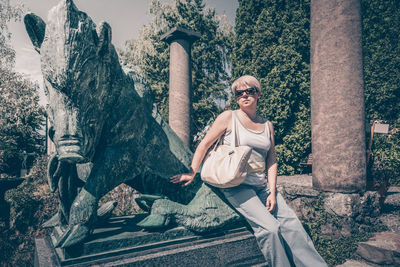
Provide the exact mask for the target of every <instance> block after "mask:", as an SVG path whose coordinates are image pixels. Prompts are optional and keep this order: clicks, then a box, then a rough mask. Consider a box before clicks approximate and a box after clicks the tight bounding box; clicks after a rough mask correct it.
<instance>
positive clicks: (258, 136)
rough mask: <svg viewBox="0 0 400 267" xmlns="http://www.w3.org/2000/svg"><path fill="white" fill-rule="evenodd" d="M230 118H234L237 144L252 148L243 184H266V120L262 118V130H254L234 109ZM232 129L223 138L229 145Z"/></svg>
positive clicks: (267, 148)
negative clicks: (243, 122) (249, 127)
mask: <svg viewBox="0 0 400 267" xmlns="http://www.w3.org/2000/svg"><path fill="white" fill-rule="evenodd" d="M232 120H236V123H235V125H236V140H237V144H238V145H242V146H249V147H251V148H253V151H252V152H251V155H250V159H249V169H248V174H247V177H246V179H245V180H244V182H243V184H248V185H266V184H267V180H266V179H265V161H266V158H267V154H268V151H269V149H270V147H271V138H270V131H269V127H268V121H267V120H266V119H263V120H264V121H265V122H264V130H262V131H254V130H251V129H247V128H246V127H245V126H244V125H243V124H242V122H241V121H240V120H239V119H238V117H237V114H236V110H234V111H233V112H232ZM231 133H232V131H229V132H227V133H225V135H224V138H223V144H224V145H230V143H231V137H230V135H231Z"/></svg>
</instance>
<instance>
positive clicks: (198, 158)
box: [171, 110, 232, 186]
mask: <svg viewBox="0 0 400 267" xmlns="http://www.w3.org/2000/svg"><path fill="white" fill-rule="evenodd" d="M231 120H232V111H230V110H227V111H224V112H223V113H221V114H220V115H219V116H218V117H217V118H216V119H215V121H214V123H213V125H212V126H211V128H210V130H209V131H208V132H207V134H206V136H204V138H203V140H201V142H200V144H199V145H198V146H197V148H196V151H195V152H194V155H193V159H192V165H191V166H190V171H189V172H188V173H183V174H178V175H175V176H173V177H171V182H172V183H181V182H185V183H184V186H187V185H189V184H190V183H191V182H192V181H193V179H194V177H195V175H196V173H197V170H198V169H199V166H200V164H201V162H202V161H203V159H204V156H205V154H206V152H207V150H208V149H209V148H210V146H211V145H212V144H213V143H214V142H215V141H216V140H217V139H218V138H219V137H220V136H221V135H222V134H223V133H224V132H225V131H226V130H230V127H228V126H229V125H230V122H231Z"/></svg>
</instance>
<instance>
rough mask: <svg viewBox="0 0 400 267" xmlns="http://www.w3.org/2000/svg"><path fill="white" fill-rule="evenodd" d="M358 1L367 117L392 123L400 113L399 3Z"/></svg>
mask: <svg viewBox="0 0 400 267" xmlns="http://www.w3.org/2000/svg"><path fill="white" fill-rule="evenodd" d="M361 4H362V6H361V8H362V27H363V40H362V42H363V65H364V88H365V102H366V114H367V119H373V120H385V121H391V122H394V121H396V120H397V119H398V118H399V115H400V2H399V1H397V0H387V1H379V0H373V1H370V0H362V1H361Z"/></svg>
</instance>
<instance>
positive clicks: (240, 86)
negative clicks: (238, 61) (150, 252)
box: [171, 75, 327, 267]
mask: <svg viewBox="0 0 400 267" xmlns="http://www.w3.org/2000/svg"><path fill="white" fill-rule="evenodd" d="M232 91H233V94H234V95H235V97H236V99H237V103H238V104H239V107H240V108H239V109H238V110H235V111H230V110H227V111H224V112H223V113H222V114H220V115H219V116H218V117H217V119H216V120H215V122H214V124H213V125H212V127H211V128H210V130H209V131H208V132H207V134H206V136H205V137H204V139H203V140H202V141H201V142H200V144H199V145H198V147H197V149H196V152H195V153H194V157H193V160H192V165H191V171H190V173H185V174H180V175H176V176H174V177H172V178H171V181H172V182H173V183H181V182H183V183H184V185H185V186H187V185H188V184H190V183H191V182H192V181H193V179H194V177H195V174H196V172H197V170H198V168H199V166H200V164H201V162H202V160H203V158H204V156H205V154H206V152H207V150H208V149H209V147H210V146H211V145H212V144H213V143H214V142H215V141H216V140H217V139H218V138H219V137H220V136H221V135H222V134H224V138H223V142H224V144H229V142H230V137H229V136H230V133H231V129H230V128H231V122H232V121H231V120H237V123H236V124H235V125H237V126H236V127H237V129H236V133H237V136H238V137H237V138H238V141H239V144H240V145H247V146H250V147H252V148H253V151H252V154H251V157H250V160H249V171H248V175H247V177H246V179H245V181H244V182H243V183H242V184H241V185H239V186H236V187H233V188H228V189H221V191H222V192H223V194H224V195H225V197H226V199H227V200H228V201H229V202H230V203H231V204H232V206H233V207H234V208H235V209H236V210H237V211H238V212H240V213H241V214H242V215H243V216H244V217H245V218H246V220H247V222H248V223H249V224H250V226H251V227H252V228H253V230H254V235H255V237H256V240H257V243H258V246H259V247H260V249H261V251H262V253H263V255H264V257H265V258H266V260H267V261H268V264H269V266H285V267H286V266H293V265H295V266H313V267H317V266H327V265H326V263H325V262H324V260H323V259H322V257H321V256H320V255H319V254H318V252H317V251H316V250H315V248H314V245H313V243H312V241H311V240H310V238H309V236H308V235H307V233H306V232H305V230H304V228H303V226H302V225H301V223H300V221H299V219H298V218H297V217H296V214H295V213H294V212H293V210H291V209H290V208H289V207H288V206H287V204H286V202H285V200H284V199H283V197H282V196H281V195H280V194H279V193H277V192H276V180H277V168H278V165H277V162H276V157H275V144H274V130H273V126H272V123H271V122H269V121H267V120H265V119H263V118H262V117H260V116H259V115H258V114H257V112H256V109H257V103H258V99H259V98H260V93H261V86H260V83H259V82H258V80H257V79H256V78H254V77H253V76H249V75H246V76H242V77H240V78H239V79H237V80H236V81H235V82H234V83H233V84H232ZM265 168H266V169H267V173H268V180H266V179H265Z"/></svg>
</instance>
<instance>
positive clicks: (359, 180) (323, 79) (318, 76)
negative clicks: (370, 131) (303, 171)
mask: <svg viewBox="0 0 400 267" xmlns="http://www.w3.org/2000/svg"><path fill="white" fill-rule="evenodd" d="M361 52H362V51H361V18H360V1H359V0H312V1H311V126H312V154H313V171H312V172H313V187H314V188H315V189H319V190H324V191H332V192H343V193H348V192H362V191H365V187H366V150H365V126H364V89H363V69H362V57H361V56H362V53H361Z"/></svg>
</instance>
